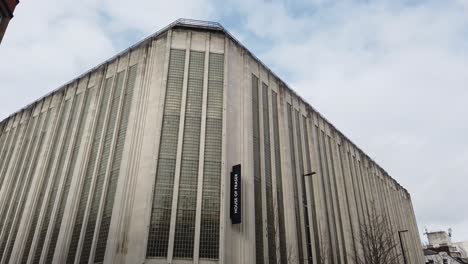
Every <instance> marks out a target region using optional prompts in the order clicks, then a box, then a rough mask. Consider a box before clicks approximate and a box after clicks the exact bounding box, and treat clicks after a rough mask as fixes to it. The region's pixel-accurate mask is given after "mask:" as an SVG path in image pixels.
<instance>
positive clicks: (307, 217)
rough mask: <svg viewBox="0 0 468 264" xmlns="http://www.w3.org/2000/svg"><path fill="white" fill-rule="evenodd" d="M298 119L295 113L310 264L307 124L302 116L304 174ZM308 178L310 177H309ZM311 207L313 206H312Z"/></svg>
mask: <svg viewBox="0 0 468 264" xmlns="http://www.w3.org/2000/svg"><path fill="white" fill-rule="evenodd" d="M299 121H300V117H299V112H298V111H296V124H297V140H298V148H299V160H300V162H299V168H300V170H301V185H302V186H301V187H302V203H303V207H304V225H305V230H304V231H305V237H306V244H307V251H306V252H307V258H306V260H307V263H312V239H311V238H310V228H311V226H310V220H309V204H308V203H307V193H306V186H305V184H306V182H305V176H302V175H304V174H305V173H310V172H311V171H310V154H309V139H308V138H307V123H306V118H305V116H302V125H303V128H304V129H303V130H304V131H303V134H304V143H305V152H306V165H307V171H306V172H305V173H304V162H303V160H304V159H303V154H302V137H301V130H300V127H301V126H300V124H299ZM309 177H310V176H309ZM312 207H313V205H312Z"/></svg>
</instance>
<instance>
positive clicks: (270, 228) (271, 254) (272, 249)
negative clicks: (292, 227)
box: [262, 83, 276, 263]
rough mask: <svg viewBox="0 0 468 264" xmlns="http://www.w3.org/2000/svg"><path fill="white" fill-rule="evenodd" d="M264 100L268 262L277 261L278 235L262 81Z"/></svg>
mask: <svg viewBox="0 0 468 264" xmlns="http://www.w3.org/2000/svg"><path fill="white" fill-rule="evenodd" d="M262 101H263V106H262V108H263V139H264V144H263V147H264V149H263V150H264V158H265V169H264V171H265V185H266V195H267V197H266V206H267V235H268V262H269V263H275V262H276V237H275V233H276V232H275V214H274V208H273V186H272V180H271V145H270V110H269V98H268V86H267V85H266V84H265V83H262Z"/></svg>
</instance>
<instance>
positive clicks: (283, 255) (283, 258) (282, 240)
mask: <svg viewBox="0 0 468 264" xmlns="http://www.w3.org/2000/svg"><path fill="white" fill-rule="evenodd" d="M271 102H272V108H273V129H274V137H273V139H274V144H275V146H274V149H275V171H276V192H277V201H276V204H277V207H278V208H277V210H278V233H279V234H278V235H279V253H280V258H279V260H280V263H281V264H287V261H288V255H287V254H288V253H287V250H286V230H285V229H286V228H285V223H284V203H283V175H282V172H281V142H280V135H279V131H280V129H279V121H278V118H279V117H278V96H277V94H276V93H275V92H274V91H272V92H271Z"/></svg>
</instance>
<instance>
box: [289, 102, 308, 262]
mask: <svg viewBox="0 0 468 264" xmlns="http://www.w3.org/2000/svg"><path fill="white" fill-rule="evenodd" d="M287 111H288V131H289V148H290V149H289V152H290V154H291V177H292V182H293V194H294V215H295V220H296V237H297V251H298V256H297V257H298V258H299V259H302V258H303V256H304V253H303V252H304V251H303V247H302V231H301V218H300V213H299V210H300V202H301V199H300V198H299V194H298V189H297V188H298V186H297V170H296V150H295V149H296V147H295V144H294V125H293V118H294V116H293V109H292V105H290V104H288V109H287Z"/></svg>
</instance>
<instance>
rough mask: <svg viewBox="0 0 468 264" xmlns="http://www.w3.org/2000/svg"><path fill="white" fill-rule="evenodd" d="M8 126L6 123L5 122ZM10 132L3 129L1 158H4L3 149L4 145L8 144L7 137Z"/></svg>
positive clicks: (0, 140) (0, 149) (0, 146)
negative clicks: (6, 142)
mask: <svg viewBox="0 0 468 264" xmlns="http://www.w3.org/2000/svg"><path fill="white" fill-rule="evenodd" d="M5 126H6V124H5ZM9 134H10V133H9V132H8V131H5V130H4V131H2V136H1V138H0V160H3V149H4V147H6V146H7V145H8V144H5V141H7V138H8V136H9ZM1 168H2V167H1V162H0V169H1Z"/></svg>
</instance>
